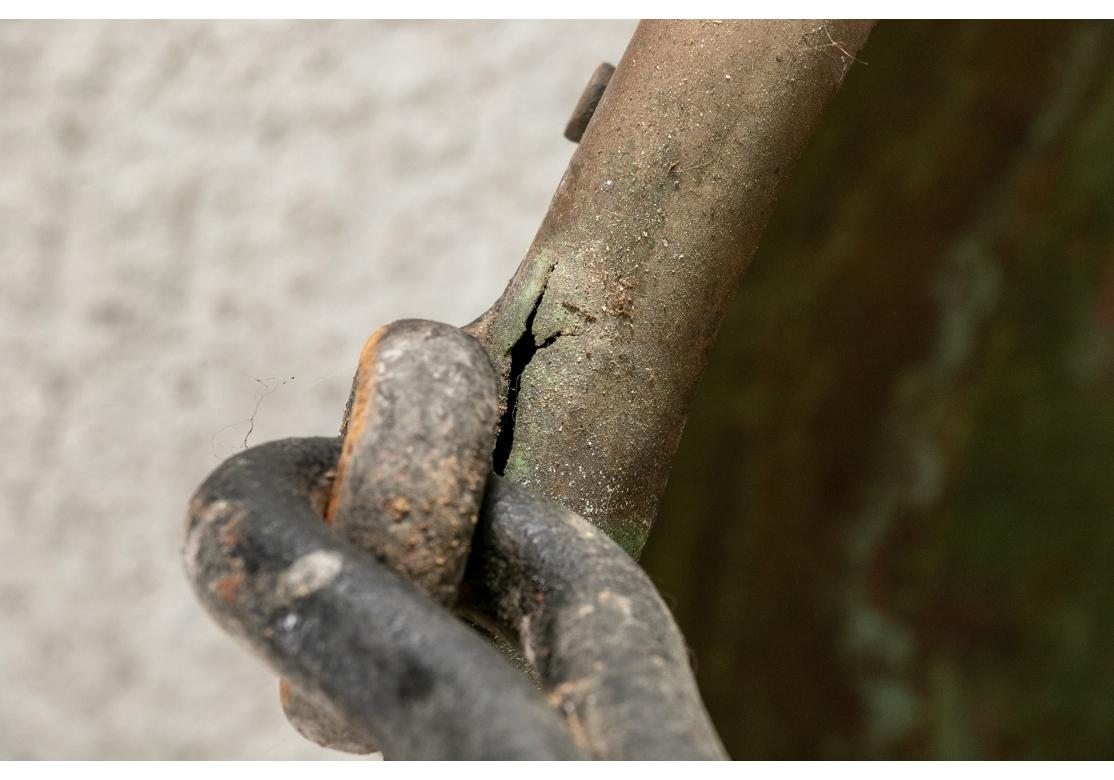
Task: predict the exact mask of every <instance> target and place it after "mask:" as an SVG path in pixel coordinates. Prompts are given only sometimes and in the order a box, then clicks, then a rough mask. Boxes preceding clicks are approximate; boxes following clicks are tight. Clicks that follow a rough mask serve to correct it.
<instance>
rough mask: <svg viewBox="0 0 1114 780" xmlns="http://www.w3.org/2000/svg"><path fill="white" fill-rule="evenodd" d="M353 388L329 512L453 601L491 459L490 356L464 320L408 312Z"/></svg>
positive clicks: (393, 564)
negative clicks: (413, 316) (463, 326)
mask: <svg viewBox="0 0 1114 780" xmlns="http://www.w3.org/2000/svg"><path fill="white" fill-rule="evenodd" d="M354 387H355V390H354V395H353V403H352V408H351V411H350V413H349V416H348V424H347V426H346V431H345V435H344V447H343V449H342V450H341V457H340V462H339V464H338V465H337V478H336V482H335V484H334V487H333V493H332V496H331V497H330V500H329V504H328V507H327V509H326V512H325V519H326V521H327V522H329V523H331V524H333V525H334V526H335V528H336V530H337V531H339V532H340V533H341V535H343V536H344V537H345V538H346V539H348V540H349V541H350V542H352V543H353V544H354V545H356V546H357V547H359V548H360V549H361V550H366V551H368V552H370V553H372V554H374V555H375V556H376V557H377V558H378V559H379V560H380V561H382V562H384V563H386V564H387V565H388V566H389V567H390V568H391V569H392V570H393V571H396V572H397V573H398V574H399V575H401V576H402V577H404V578H405V579H407V580H409V581H410V582H412V583H414V584H415V585H417V586H418V587H419V588H421V589H422V590H424V591H425V592H426V593H428V594H429V595H430V596H432V597H433V598H434V599H436V600H437V601H439V602H441V603H442V604H451V603H452V602H453V601H454V600H455V598H456V591H457V586H458V585H459V584H460V578H461V577H462V576H463V574H464V564H465V561H466V560H467V558H468V549H469V542H470V540H471V538H472V531H473V529H474V528H475V525H476V517H477V514H478V512H479V508H480V501H481V500H482V497H483V485H484V481H485V480H486V479H487V474H488V471H490V469H491V443H492V435H493V431H494V430H495V415H496V400H495V376H494V373H493V371H492V368H491V363H490V361H489V360H488V358H487V355H486V354H485V353H484V351H483V349H481V347H480V345H479V344H477V343H476V341H475V339H472V338H470V337H469V336H467V335H466V334H464V333H463V332H461V331H460V330H459V329H457V328H454V327H452V326H450V325H444V324H442V323H438V322H429V321H426V320H401V321H399V322H393V323H390V324H389V325H385V326H383V327H382V328H380V329H379V330H378V331H376V332H375V333H374V334H373V335H372V336H371V338H369V339H368V341H367V344H366V345H365V346H364V350H363V354H362V355H361V357H360V364H359V369H358V370H357V374H356V380H355V385H354Z"/></svg>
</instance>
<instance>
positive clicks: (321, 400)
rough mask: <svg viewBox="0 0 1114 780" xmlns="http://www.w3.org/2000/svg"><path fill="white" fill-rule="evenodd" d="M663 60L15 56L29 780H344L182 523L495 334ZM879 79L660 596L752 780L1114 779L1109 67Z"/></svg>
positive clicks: (213, 45) (1080, 27)
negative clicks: (1041, 774)
mask: <svg viewBox="0 0 1114 780" xmlns="http://www.w3.org/2000/svg"><path fill="white" fill-rule="evenodd" d="M632 30H633V24H632V23H629V22H615V23H599V22H592V23H564V22H544V23H499V24H493V23H486V22H485V23H458V22H454V23H344V24H290V23H263V24H238V23H237V24H230V23H220V24H195V23H188V24H90V23H80V24H30V23H5V24H0V317H2V321H0V345H2V346H0V349H2V355H3V361H0V388H2V389H0V393H2V395H0V398H2V400H3V402H2V403H0V430H2V431H4V432H5V433H6V434H7V435H8V439H9V442H10V443H9V446H8V447H6V448H5V449H4V451H3V453H2V454H0V480H2V481H0V491H2V492H0V512H2V513H3V514H2V515H0V549H2V550H3V553H4V565H3V566H0V756H2V757H26V758H35V757H53V758H115V757H126V758H140V757H151V758H176V757H216V758H238V757H250V758H287V757H318V756H321V757H327V756H335V755H337V754H331V753H328V752H327V751H321V750H319V749H317V748H315V747H314V746H312V745H310V744H308V743H306V742H304V741H303V740H301V739H300V738H299V737H297V736H296V735H295V734H294V733H293V732H292V731H291V730H290V729H289V728H288V727H287V726H286V724H285V722H284V720H283V717H282V714H281V712H280V710H279V707H278V702H277V694H276V692H275V688H276V684H275V681H274V679H273V676H272V675H271V674H270V673H269V672H268V671H266V670H265V669H263V668H262V666H261V665H260V664H258V663H257V662H255V661H254V660H253V659H252V658H251V657H249V656H248V655H247V654H245V653H244V652H243V651H242V650H241V649H240V648H238V647H236V646H235V645H233V644H232V643H231V642H230V641H229V640H228V639H227V637H226V636H225V635H224V634H222V633H221V632H220V631H219V630H218V629H217V628H216V627H215V625H214V624H212V622H211V621H210V620H209V619H208V617H207V616H206V615H205V614H204V613H203V612H202V610H201V608H200V606H199V605H198V604H197V603H196V602H195V600H194V599H193V597H192V595H191V594H190V593H189V591H188V588H187V585H186V583H185V579H184V577H183V576H182V573H181V569H180V565H179V562H178V555H177V543H178V542H177V539H178V530H179V526H180V522H181V518H182V515H183V512H184V507H185V502H186V500H187V497H188V495H189V494H190V492H191V491H192V490H193V488H194V487H195V486H196V484H197V482H198V481H199V480H200V479H201V478H202V477H203V476H204V475H205V474H206V473H207V472H208V471H209V470H211V469H212V468H213V467H214V466H215V465H216V464H217V462H218V460H219V459H221V458H223V457H226V456H227V455H229V454H231V453H233V452H235V451H236V450H237V449H239V448H240V447H242V446H243V445H244V442H245V438H247V440H248V443H249V444H254V443H259V442H262V441H265V440H268V439H274V438H280V437H283V436H288V435H310V434H326V433H329V432H332V431H334V430H335V428H336V425H337V423H338V421H339V416H340V412H341V409H342V407H343V405H344V400H345V396H346V393H347V388H348V382H349V379H350V376H351V373H352V370H353V367H354V364H355V360H356V357H357V355H358V351H359V348H360V346H361V344H362V342H363V340H364V338H365V336H366V335H367V334H368V333H370V332H371V331H372V330H373V329H374V328H375V327H377V326H378V325H379V324H381V323H383V322H386V321H389V320H391V319H395V318H398V317H403V316H422V317H429V318H433V319H439V320H444V321H447V322H450V323H455V324H463V323H465V322H467V321H468V320H470V319H471V318H472V317H473V316H474V315H476V314H477V313H479V312H480V311H481V310H482V309H484V308H485V307H486V306H487V305H488V304H489V303H490V302H491V301H492V300H493V299H494V298H495V297H496V296H497V295H498V293H499V292H500V291H501V290H502V287H503V285H504V284H505V282H506V280H507V278H508V277H509V275H510V274H511V272H512V271H513V269H514V267H515V266H516V265H517V262H518V260H519V258H520V257H521V255H522V254H523V252H524V251H525V249H526V247H527V245H528V243H529V241H530V238H531V237H532V235H533V232H534V230H535V229H536V227H537V225H538V223H539V221H540V218H541V216H542V214H543V213H544V211H545V207H546V204H547V202H548V199H549V196H550V195H551V193H552V191H553V189H554V188H555V186H556V184H557V181H558V180H559V178H560V176H561V173H562V171H563V170H564V166H565V164H566V162H567V160H568V157H569V155H570V153H571V151H572V147H571V145H570V144H568V142H566V141H564V140H563V139H562V138H561V135H560V133H561V129H562V127H563V124H564V121H565V119H566V118H567V114H568V112H569V110H570V109H571V107H572V105H573V103H574V102H575V99H576V97H577V95H578V94H579V92H580V89H581V88H582V86H583V84H584V82H585V80H586V79H587V77H588V75H589V74H590V73H591V71H592V69H593V68H594V67H595V65H596V64H598V63H599V62H600V61H602V60H609V61H612V62H615V61H616V60H617V58H618V57H619V55H620V54H621V52H622V50H623V47H624V46H625V43H626V41H627V39H628V37H629V35H630V33H631V32H632ZM860 58H861V59H862V60H863V61H864V62H865V63H867V64H865V65H859V66H856V67H854V68H853V69H852V70H851V73H850V75H849V77H848V79H847V81H846V83H845V85H844V88H843V90H842V91H841V92H840V93H839V95H838V96H837V98H836V100H835V102H834V103H833V105H832V107H831V110H830V111H829V112H828V114H827V115H826V117H825V119H824V120H823V123H822V127H821V129H820V132H819V133H818V135H817V137H816V138H815V142H814V143H813V144H812V145H811V147H810V149H809V151H808V153H807V154H806V156H805V158H804V159H803V160H802V161H801V164H800V165H799V166H798V167H797V169H796V172H795V173H794V176H793V177H792V180H791V182H790V186H789V190H788V191H787V193H786V195H785V197H784V198H783V199H782V201H781V203H780V205H779V208H778V210H777V213H776V216H775V218H774V220H773V222H772V223H771V225H770V228H769V230H768V231H767V234H766V236H765V237H764V240H763V244H762V247H761V249H760V251H759V254H758V256H757V257H756V258H755V260H754V263H753V265H752V267H751V270H750V272H749V274H748V276H747V277H746V279H745V281H744V283H743V286H742V289H741V291H740V294H739V295H738V296H737V299H736V301H735V305H734V306H733V308H732V310H731V312H730V314H729V317H728V320H727V322H726V323H725V326H724V330H723V336H722V338H721V340H720V342H719V343H718V344H717V347H716V350H715V353H714V355H713V362H712V365H711V367H710V369H709V374H708V377H707V380H706V381H705V383H704V385H703V386H702V388H701V390H700V393H699V397H698V399H697V402H696V406H695V409H694V413H693V416H692V419H691V420H690V424H689V427H688V430H687V431H686V434H685V438H684V440H683V442H682V449H681V453H680V454H679V457H678V461H677V466H676V469H675V471H674V476H673V480H672V482H671V487H670V492H669V495H668V496H667V500H666V506H665V508H664V511H663V516H662V518H661V520H660V522H659V525H658V527H657V529H656V531H655V534H654V536H652V537H651V542H650V547H649V548H648V550H647V553H646V555H645V557H644V563H645V564H646V566H647V567H648V569H649V570H650V572H651V574H652V576H653V577H654V579H655V581H656V582H657V583H658V585H659V587H661V589H662V591H663V593H664V595H665V596H666V599H667V601H668V602H669V603H670V604H671V605H672V606H673V607H674V609H675V611H676V613H677V616H678V619H679V620H680V622H681V623H682V627H683V628H684V630H685V632H686V636H687V637H688V639H689V642H690V644H691V646H692V650H693V658H694V663H695V664H696V667H697V671H698V676H699V678H700V681H701V683H702V687H703V690H704V693H705V697H706V700H707V702H708V705H709V708H710V709H711V711H712V714H713V716H714V717H715V719H716V721H717V725H718V726H719V728H720V730H721V732H722V734H723V736H724V739H725V742H726V743H727V745H728V748H729V749H730V750H731V751H732V753H733V755H735V756H737V757H746V758H764V757H775V758H786V757H791V758H808V757H897V756H900V757H964V758H972V757H1023V756H1039V757H1048V758H1051V757H1073V756H1087V757H1111V755H1112V754H1114V620H1112V619H1111V618H1110V610H1109V605H1110V604H1111V603H1112V597H1114V574H1112V572H1111V567H1110V564H1109V562H1110V561H1111V560H1112V559H1114V197H1112V196H1114V154H1111V149H1114V67H1112V65H1114V62H1112V59H1114V28H1112V26H1111V25H1104V24H1085V23H1072V24H1066V23H1065V24H1059V23H1058V24H1001V23H956V24H943V23H932V24H922V23H884V24H882V25H880V26H879V27H878V28H877V30H876V31H875V33H874V35H873V37H872V39H871V41H870V43H868V45H867V47H866V48H865V49H864V51H863V52H862V53H861V55H860ZM13 434H14V435H13Z"/></svg>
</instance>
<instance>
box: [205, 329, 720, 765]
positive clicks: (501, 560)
mask: <svg viewBox="0 0 1114 780" xmlns="http://www.w3.org/2000/svg"><path fill="white" fill-rule="evenodd" d="M495 416H496V402H495V376H494V373H493V370H492V367H491V364H490V362H489V361H488V358H487V356H486V355H485V353H484V352H483V350H482V349H481V348H480V346H479V345H478V344H477V343H476V342H475V341H473V340H472V338H471V337H469V336H467V335H465V334H464V333H463V332H461V331H459V330H457V329H455V328H451V327H450V326H447V325H440V324H438V323H431V322H426V321H420V320H407V321H401V322H396V323H392V324H390V325H388V326H385V327H384V328H382V329H380V331H378V332H377V333H376V334H374V335H373V336H372V337H371V338H370V339H369V340H368V343H367V346H366V347H365V349H364V352H363V355H362V357H361V360H360V367H359V370H358V372H357V375H356V379H355V382H354V387H353V394H352V399H351V401H350V404H349V410H348V412H347V414H346V421H345V425H344V432H345V433H344V437H343V441H342V442H341V441H338V440H335V439H288V440H285V441H282V442H276V443H272V444H266V445H262V446H259V447H255V448H253V449H251V450H247V451H245V452H244V453H241V454H240V455H238V456H236V457H234V458H232V459H230V460H229V461H227V462H226V463H225V464H223V465H222V466H221V467H220V468H218V469H217V471H215V472H214V473H213V474H212V475H211V476H210V477H209V479H207V480H206V481H205V483H203V484H202V486H201V488H200V489H199V490H198V492H197V494H196V496H195V497H194V500H193V502H192V503H191V507H190V516H189V521H188V524H187V530H186V538H185V545H184V550H185V558H186V565H187V570H188V571H189V573H190V575H191V579H192V580H193V584H194V588H195V590H196V591H197V593H198V595H199V596H200V598H201V600H202V602H203V603H204V604H205V605H206V606H207V607H208V608H209V610H210V611H211V612H212V613H213V615H214V617H216V619H217V620H218V622H220V623H221V624H222V625H223V626H224V627H225V628H226V629H228V630H229V631H231V632H232V633H233V634H235V635H237V636H239V637H241V638H243V639H244V640H245V641H247V643H248V644H249V645H250V646H251V647H252V648H253V649H254V650H255V651H256V652H257V653H259V654H260V655H262V656H263V657H264V658H265V659H266V660H267V661H268V662H269V663H270V664H271V666H272V667H273V668H274V669H275V670H276V671H277V672H278V673H279V674H280V675H282V676H283V677H284V680H283V683H282V685H281V688H280V690H281V692H282V697H281V698H282V702H283V707H284V710H285V711H286V713H287V716H288V718H289V719H290V720H291V722H292V723H293V724H294V725H295V727H296V728H297V729H298V730H299V731H300V732H302V733H303V734H304V735H305V736H307V737H308V738H310V739H312V740H314V741H316V742H319V743H320V744H323V745H327V746H330V747H335V748H338V749H342V750H348V751H351V752H368V751H369V750H373V749H377V748H379V747H381V748H382V749H383V751H384V753H385V754H386V755H387V756H389V757H400V758H418V757H420V758H574V757H590V758H611V759H647V758H675V759H676V758H689V759H706V758H721V757H724V753H723V748H722V746H721V745H720V743H719V740H718V737H717V736H716V734H715V731H714V729H713V727H712V725H711V722H710V720H709V719H708V716H707V713H706V712H705V710H704V707H703V704H702V703H701V700H700V696H699V692H698V691H697V688H696V683H695V681H694V679H693V676H692V672H691V669H690V668H689V664H688V657H687V654H686V651H685V645H684V641H683V639H682V637H681V634H680V631H679V630H678V628H677V626H676V624H675V623H674V622H673V619H672V616H671V615H670V614H669V611H668V609H667V608H666V607H665V605H664V604H663V603H662V601H661V599H660V597H659V596H658V595H657V593H656V591H655V590H654V587H653V585H652V584H651V583H650V581H649V579H648V578H647V577H646V575H645V574H644V573H643V572H642V571H641V569H639V567H638V566H637V564H635V562H634V561H633V560H632V559H631V558H630V556H629V555H628V554H627V553H626V552H624V551H623V549H622V548H620V547H619V546H618V544H616V543H615V542H613V541H612V540H611V539H610V538H608V537H607V535H606V534H605V533H604V532H602V531H601V530H599V529H597V528H595V527H594V526H592V525H591V524H590V523H589V522H588V521H587V520H585V519H584V518H582V517H580V516H579V515H576V514H575V513H573V512H570V511H568V510H566V509H563V508H562V507H560V506H558V505H557V504H555V503H554V502H552V501H550V500H549V499H546V498H543V497H541V496H538V495H535V494H533V493H531V492H530V491H528V490H526V489H524V488H522V487H519V486H517V485H514V484H512V483H510V482H508V481H505V480H503V479H502V478H500V477H498V476H496V475H495V474H490V454H491V447H492V443H493V438H494V426H495ZM323 520H324V521H325V522H322V521H323ZM469 550H471V552H470V554H469ZM462 575H463V576H464V580H463V582H462V581H461V577H462ZM458 586H459V594H458ZM452 608H455V609H456V610H457V611H458V613H459V614H460V615H461V616H462V617H464V618H466V619H467V620H468V621H469V622H471V623H472V624H473V626H474V627H476V628H480V629H481V630H483V631H486V632H487V633H488V635H489V637H488V638H484V637H481V635H480V634H479V633H477V632H476V631H474V630H472V627H469V626H468V625H467V624H466V623H465V622H463V621H461V620H458V619H457V618H456V617H454V616H453V614H452V612H451V611H450V610H451V609H452ZM489 638H494V639H495V640H496V643H495V644H496V646H498V647H499V648H500V650H501V651H502V653H503V655H501V654H500V650H497V649H496V646H493V645H492V644H491V642H490V641H488V639H489ZM520 653H521V655H522V656H524V659H525V666H526V667H527V668H526V669H525V670H524V671H526V672H527V674H526V675H523V674H520V673H519V671H523V670H522V669H519V670H516V669H515V665H514V664H512V663H508V662H507V659H506V658H504V657H503V656H504V655H509V656H510V657H511V659H512V661H513V660H514V658H515V657H516V656H518V655H519V654H520ZM519 665H520V666H521V665H522V664H521V663H520V664H519ZM531 681H533V683H534V684H533V685H532V684H531ZM535 685H536V686H537V687H539V688H540V689H541V691H540V692H539V691H538V690H537V689H536V688H535V687H534V686H535ZM543 694H544V695H543ZM554 710H555V711H556V714H557V715H558V716H559V717H555V715H554ZM562 721H563V723H562Z"/></svg>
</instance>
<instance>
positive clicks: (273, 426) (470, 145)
mask: <svg viewBox="0 0 1114 780" xmlns="http://www.w3.org/2000/svg"><path fill="white" fill-rule="evenodd" d="M633 29H634V24H633V23H631V22H587V23H565V22H530V23H506V24H504V23H488V22H476V23H469V22H452V23H425V22H419V23H343V24H317V23H309V24H290V23H260V24H239V23H216V24H205V23H181V24H166V23H156V24H146V23H140V24H136V23H128V24H120V23H114V24H94V23H71V24H41V23H2V24H0V317H2V320H0V351H2V355H3V360H2V361H0V398H2V399H3V400H2V403H0V431H3V432H4V436H5V439H6V441H7V442H8V444H7V446H5V447H4V448H3V450H2V452H0V513H2V515H0V550H2V551H3V565H2V566H0V757H5V758H16V757H18V758H46V757H50V758H123V757H127V758H179V757H198V758H203V757H214V758H241V757H250V758H276V759H277V758H293V757H316V756H338V755H340V754H337V753H330V752H329V751H323V750H319V749H317V748H316V747H315V746H313V745H311V744H310V743H308V742H306V741H304V740H303V739H302V738H301V737H299V736H298V735H297V734H295V733H294V732H293V731H292V730H291V729H290V727H288V726H287V725H286V722H285V719H284V717H283V715H282V712H281V710H280V708H279V704H278V693H277V683H276V681H275V679H274V676H273V675H272V674H271V673H270V672H269V671H267V670H266V669H264V668H263V667H262V665H261V664H259V663H257V662H256V661H255V660H254V659H253V658H252V657H250V656H248V655H247V654H246V653H245V652H244V651H243V650H242V649H241V648H240V647H237V646H236V645H234V644H233V643H232V642H231V641H230V640H229V638H228V637H227V636H226V635H225V634H223V633H222V632H221V631H220V630H219V629H218V628H217V627H216V625H215V624H214V623H213V622H212V621H211V620H210V619H209V617H208V616H207V615H206V614H205V613H204V612H203V611H202V609H201V607H200V605H199V604H198V603H197V601H196V600H195V599H194V597H193V595H192V593H191V592H190V591H189V588H188V586H187V584H186V580H185V577H184V576H183V574H182V570H181V565H180V563H179V556H178V533H179V528H180V525H181V522H182V519H183V517H184V512H185V507H186V502H187V500H188V498H189V495H190V493H192V491H193V489H194V488H195V487H196V486H197V483H198V482H200V480H201V479H202V478H203V477H204V476H205V475H206V473H207V472H209V471H211V470H212V469H213V468H214V467H215V466H216V465H217V463H218V461H219V460H220V459H221V458H224V457H227V456H228V455H230V454H231V453H233V452H235V451H236V450H237V449H238V448H240V447H241V446H242V445H243V443H244V439H245V436H246V435H247V434H248V431H249V427H250V425H251V423H249V421H248V420H249V418H251V417H252V415H253V412H254V413H255V414H254V430H252V431H251V436H250V440H249V442H248V443H249V444H254V443H258V442H262V441H266V440H268V439H275V438H282V437H285V436H290V435H318V434H326V435H328V434H332V433H335V431H336V429H337V426H338V424H339V422H340V416H341V413H342V412H343V410H344V403H345V400H346V398H347V394H348V387H349V384H350V381H351V376H352V372H353V370H354V368H355V365H356V360H357V358H358V357H359V352H360V347H361V346H362V345H363V341H364V339H365V338H366V337H367V335H368V334H370V333H371V331H372V330H374V329H375V328H377V327H378V326H379V325H381V324H382V323H384V322H387V321H390V320H392V319H396V318H399V317H407V316H410V317H414V316H417V317H428V318H432V319H438V320H443V321H446V322H450V323H454V324H458V325H462V324H464V323H466V322H468V321H469V320H471V319H472V318H473V317H475V316H476V315H477V314H479V313H480V312H481V311H483V310H484V309H485V308H487V306H489V305H490V304H491V302H492V301H494V299H495V298H496V297H497V296H498V294H499V293H500V292H501V291H502V289H503V286H504V285H505V284H506V281H507V279H508V278H509V277H510V275H511V273H512V272H513V271H514V269H515V267H516V266H517V265H518V261H519V260H520V259H521V257H522V255H523V254H524V253H525V251H526V248H527V246H528V245H529V243H530V240H531V238H532V237H533V234H534V231H535V230H536V229H537V227H538V224H539V223H540V221H541V217H542V215H543V214H544V213H545V209H546V206H547V204H548V202H549V198H550V196H551V195H552V193H553V190H554V188H555V187H556V185H557V182H558V180H559V179H560V177H561V174H562V173H563V172H564V169H565V165H566V163H567V162H568V158H569V155H570V153H571V152H572V149H573V146H572V144H570V143H569V142H568V141H566V140H565V139H564V138H563V137H562V136H561V132H562V130H563V128H564V125H565V121H566V120H567V119H568V114H569V113H570V112H571V110H572V107H573V105H574V104H575V102H576V99H577V97H579V95H580V91H581V89H582V88H583V86H584V84H585V83H586V81H587V79H588V77H589V76H590V75H591V73H592V70H593V69H594V68H595V67H596V65H598V64H599V63H600V62H601V61H603V60H611V61H615V60H616V59H617V58H618V57H619V56H620V55H621V54H622V52H623V49H624V48H625V46H626V42H627V40H628V39H629V38H630V34H631V32H632V31H633Z"/></svg>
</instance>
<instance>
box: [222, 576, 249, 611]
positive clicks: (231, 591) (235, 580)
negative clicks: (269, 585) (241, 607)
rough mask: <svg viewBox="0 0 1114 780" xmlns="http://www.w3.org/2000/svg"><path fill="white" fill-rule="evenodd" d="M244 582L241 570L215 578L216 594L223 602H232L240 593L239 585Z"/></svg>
mask: <svg viewBox="0 0 1114 780" xmlns="http://www.w3.org/2000/svg"><path fill="white" fill-rule="evenodd" d="M243 584H244V575H243V574H242V573H241V572H236V573H235V574H228V575H225V576H224V577H221V578H220V579H219V580H217V595H218V596H220V599H221V601H223V602H224V603H225V604H232V603H234V602H235V601H236V598H237V596H239V593H240V586H241V585H243Z"/></svg>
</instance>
